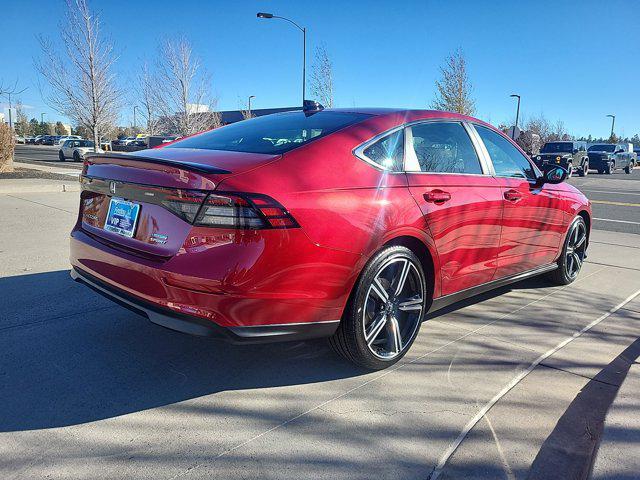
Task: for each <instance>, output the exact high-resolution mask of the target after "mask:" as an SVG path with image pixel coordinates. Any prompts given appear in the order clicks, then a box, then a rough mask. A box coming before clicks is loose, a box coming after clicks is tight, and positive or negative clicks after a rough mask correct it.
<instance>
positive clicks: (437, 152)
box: [406, 122, 482, 174]
mask: <svg viewBox="0 0 640 480" xmlns="http://www.w3.org/2000/svg"><path fill="white" fill-rule="evenodd" d="M408 135H410V137H409V138H408V140H409V141H408V142H407V143H408V147H407V148H409V149H410V151H407V161H406V170H407V171H411V172H434V173H467V174H469V173H471V174H482V168H481V167H480V160H479V159H478V155H477V153H476V151H475V149H474V148H473V144H472V143H471V139H470V138H469V135H468V134H467V131H466V130H465V129H464V127H463V126H462V124H460V123H455V122H428V123H420V124H417V125H413V126H412V127H410V129H409V130H408Z"/></svg>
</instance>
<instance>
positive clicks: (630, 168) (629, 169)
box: [624, 164, 633, 175]
mask: <svg viewBox="0 0 640 480" xmlns="http://www.w3.org/2000/svg"><path fill="white" fill-rule="evenodd" d="M632 170H633V165H632V164H629V165H627V166H626V167H624V173H626V174H627V175H629V174H630V173H631V171H632Z"/></svg>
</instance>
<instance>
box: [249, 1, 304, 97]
mask: <svg viewBox="0 0 640 480" xmlns="http://www.w3.org/2000/svg"><path fill="white" fill-rule="evenodd" d="M257 17H258V18H279V19H280V20H285V21H287V22H289V23H290V24H291V25H293V26H294V27H296V28H297V29H298V30H300V31H301V32H302V104H303V105H304V100H305V96H306V90H305V78H306V70H307V29H306V28H303V27H301V26H300V25H298V24H297V23H296V22H294V21H293V20H290V19H288V18H285V17H279V16H277V15H274V14H273V13H265V12H258V14H257Z"/></svg>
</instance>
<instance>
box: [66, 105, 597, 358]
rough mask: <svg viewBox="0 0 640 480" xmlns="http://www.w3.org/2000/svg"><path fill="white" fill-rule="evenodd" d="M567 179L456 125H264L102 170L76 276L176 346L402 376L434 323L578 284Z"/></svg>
mask: <svg viewBox="0 0 640 480" xmlns="http://www.w3.org/2000/svg"><path fill="white" fill-rule="evenodd" d="M338 172H339V173H338ZM566 175H567V171H566V170H565V169H563V168H562V167H561V166H556V165H552V166H547V167H546V168H545V170H544V172H542V171H540V170H539V169H538V167H536V166H535V164H534V163H533V162H532V161H531V160H530V159H529V158H528V157H527V156H526V155H525V153H524V152H523V151H522V150H521V149H520V148H519V147H518V146H517V145H516V144H515V143H514V142H512V141H511V140H510V139H509V138H507V137H506V136H505V135H504V134H503V133H501V132H500V131H498V130H496V129H495V128H493V127H492V126H490V125H488V124H486V123H484V122H482V121H480V120H475V119H472V118H470V117H467V116H462V115H457V114H454V113H447V112H436V111H416V110H390V109H361V110H360V109H353V110H322V109H321V108H320V107H314V108H312V109H310V108H307V109H306V110H305V111H304V112H302V111H297V112H287V113H281V114H274V115H267V116H262V117H257V118H254V119H251V120H247V121H243V122H238V123H235V124H231V125H227V126H225V127H222V128H219V129H216V130H212V131H208V132H205V133H202V134H198V135H195V136H192V137H189V138H185V139H183V140H180V141H178V142H175V143H172V144H169V145H167V146H165V147H162V148H157V149H151V150H143V151H139V152H134V153H130V154H122V153H120V154H118V153H111V152H109V153H105V154H102V155H97V156H92V157H90V158H89V159H88V160H87V165H86V167H85V170H84V171H83V175H82V176H81V186H82V192H81V195H80V211H79V216H78V221H77V223H76V225H75V227H74V228H73V231H72V233H71V256H70V259H71V265H72V272H71V275H72V277H73V278H74V279H76V280H77V281H80V282H83V283H85V284H87V285H89V286H90V287H92V288H93V289H95V290H97V291H98V292H100V293H102V294H103V295H105V296H107V297H109V298H111V299H113V300H115V301H117V302H119V303H121V304H124V305H127V306H128V307H130V308H131V309H133V310H134V311H136V312H138V313H141V314H142V315H145V316H147V317H148V318H149V319H150V320H151V321H152V322H155V323H157V324H160V325H162V326H165V327H168V328H171V329H174V330H179V331H182V332H187V333H190V334H195V335H207V336H213V337H222V338H227V339H229V340H231V341H234V342H239V343H243V342H244V343H256V342H271V341H278V340H296V339H298V340H300V339H308V338H315V337H327V336H328V337H330V339H331V344H332V345H333V347H334V348H335V349H336V350H337V351H338V352H339V353H340V354H342V355H343V356H344V357H346V358H347V359H349V360H351V361H353V362H354V363H356V364H358V365H361V366H363V367H366V368H369V369H380V368H385V367H388V366H389V365H392V364H393V363H395V362H397V361H398V360H399V359H400V358H401V357H402V356H403V355H404V354H405V353H406V352H407V350H408V349H409V347H410V346H411V344H412V342H413V341H414V339H415V338H416V335H417V333H418V330H419V328H420V324H421V322H422V321H423V320H424V319H425V315H426V314H427V313H428V312H434V311H437V310H439V309H442V308H443V307H445V306H447V305H450V304H452V303H455V302H457V301H460V300H463V299H465V298H467V297H470V296H472V295H475V294H478V293H481V292H485V291H487V290H489V289H492V288H496V287H500V286H503V285H506V284H509V283H512V282H515V281H518V280H521V279H524V278H528V277H532V276H535V275H541V274H547V275H548V276H549V279H550V280H551V281H552V282H554V283H556V284H561V285H566V284H569V283H571V282H573V281H574V280H575V279H576V277H577V276H578V273H579V272H580V269H581V266H582V264H583V261H584V258H585V255H586V250H587V245H588V242H589V233H590V225H591V208H590V204H589V201H588V200H587V198H586V197H585V196H584V195H583V194H582V193H581V192H580V191H578V190H577V189H576V188H574V187H573V186H572V185H569V184H567V183H561V182H563V180H564V179H565V177H566Z"/></svg>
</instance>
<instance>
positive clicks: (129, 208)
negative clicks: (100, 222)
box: [104, 198, 140, 238]
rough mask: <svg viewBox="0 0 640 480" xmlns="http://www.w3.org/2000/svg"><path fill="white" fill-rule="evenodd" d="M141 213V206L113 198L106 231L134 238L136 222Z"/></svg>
mask: <svg viewBox="0 0 640 480" xmlns="http://www.w3.org/2000/svg"><path fill="white" fill-rule="evenodd" d="M139 213H140V205H138V204H137V203H132V202H127V201H126V200H122V199H120V198H112V199H111V201H110V202H109V212H108V213H107V221H106V223H105V224H104V229H105V230H107V231H109V232H113V233H117V234H118V235H122V236H124V237H129V238H131V237H133V234H134V233H135V230H136V222H137V221H138V214H139Z"/></svg>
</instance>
